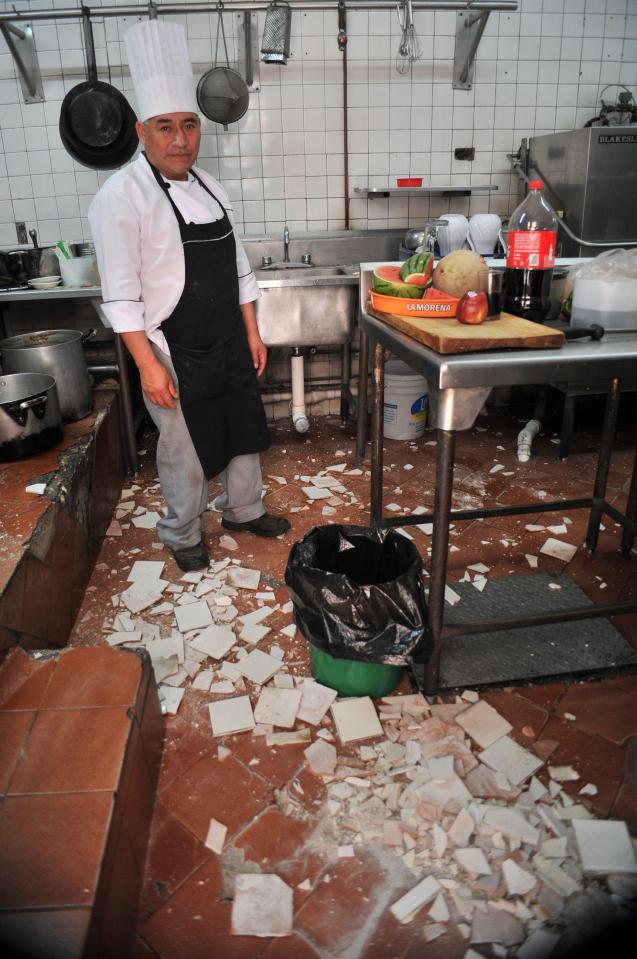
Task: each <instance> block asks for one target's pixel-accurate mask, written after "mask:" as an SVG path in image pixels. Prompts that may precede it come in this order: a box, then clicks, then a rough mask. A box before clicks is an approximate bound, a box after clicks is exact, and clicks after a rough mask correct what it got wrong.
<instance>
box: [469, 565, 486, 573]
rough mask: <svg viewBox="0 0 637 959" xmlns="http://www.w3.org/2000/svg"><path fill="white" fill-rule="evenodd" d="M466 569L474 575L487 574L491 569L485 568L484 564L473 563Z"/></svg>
mask: <svg viewBox="0 0 637 959" xmlns="http://www.w3.org/2000/svg"><path fill="white" fill-rule="evenodd" d="M467 569H471V570H473V572H474V573H489V572H490V571H491V567H490V566H485V565H484V563H473V564H471V565H470V566H467Z"/></svg>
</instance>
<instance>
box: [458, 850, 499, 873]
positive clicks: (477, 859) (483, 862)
mask: <svg viewBox="0 0 637 959" xmlns="http://www.w3.org/2000/svg"><path fill="white" fill-rule="evenodd" d="M453 858H454V859H455V860H456V862H457V863H458V865H460V866H462V868H463V869H465V870H466V871H467V872H468V873H471V874H473V875H474V876H490V875H491V873H492V869H491V866H490V865H489V863H488V861H487V857H486V856H485V854H484V853H483V851H482V850H481V849H478V847H477V846H469V847H467V848H465V849H454V851H453Z"/></svg>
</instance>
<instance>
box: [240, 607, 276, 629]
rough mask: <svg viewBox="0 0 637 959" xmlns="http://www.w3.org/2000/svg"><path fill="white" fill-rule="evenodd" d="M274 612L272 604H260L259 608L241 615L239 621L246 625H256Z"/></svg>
mask: <svg viewBox="0 0 637 959" xmlns="http://www.w3.org/2000/svg"><path fill="white" fill-rule="evenodd" d="M273 612H274V609H273V607H272V606H259V607H258V609H253V610H251V612H249V613H244V614H243V616H239V622H241V623H243V624H244V626H254V625H256V624H257V623H261V622H262V621H263V620H264V619H267V618H268V616H271V615H272V613H273Z"/></svg>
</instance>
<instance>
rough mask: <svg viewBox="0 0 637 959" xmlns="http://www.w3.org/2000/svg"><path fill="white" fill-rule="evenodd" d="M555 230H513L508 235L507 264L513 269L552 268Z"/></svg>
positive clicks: (555, 238) (555, 237)
mask: <svg viewBox="0 0 637 959" xmlns="http://www.w3.org/2000/svg"><path fill="white" fill-rule="evenodd" d="M556 240H557V233H556V232H554V231H553V230H513V231H510V232H509V236H508V243H509V247H508V253H507V266H508V267H511V269H513V270H550V269H551V268H552V267H553V265H554V263H555V242H556Z"/></svg>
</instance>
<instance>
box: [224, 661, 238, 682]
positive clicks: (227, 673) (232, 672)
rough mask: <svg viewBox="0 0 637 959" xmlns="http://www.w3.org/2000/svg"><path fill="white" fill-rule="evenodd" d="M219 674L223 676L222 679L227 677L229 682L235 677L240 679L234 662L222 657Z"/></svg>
mask: <svg viewBox="0 0 637 959" xmlns="http://www.w3.org/2000/svg"><path fill="white" fill-rule="evenodd" d="M219 675H220V676H223V678H224V679H229V680H230V681H231V682H234V681H235V680H236V679H241V673H240V672H239V670H238V669H237V666H236V664H233V663H229V662H228V660H227V659H224V661H223V662H222V664H221V666H220V668H219Z"/></svg>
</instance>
